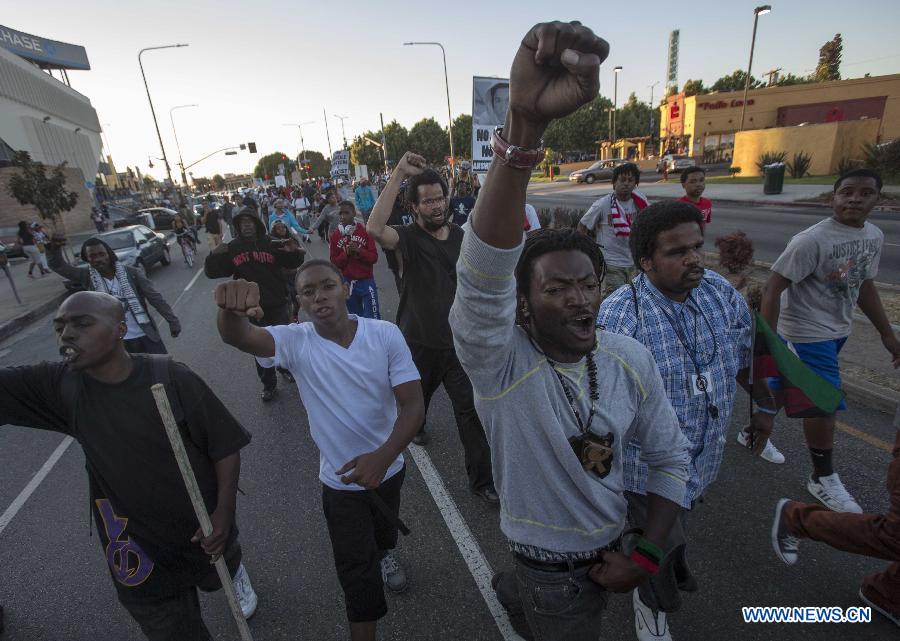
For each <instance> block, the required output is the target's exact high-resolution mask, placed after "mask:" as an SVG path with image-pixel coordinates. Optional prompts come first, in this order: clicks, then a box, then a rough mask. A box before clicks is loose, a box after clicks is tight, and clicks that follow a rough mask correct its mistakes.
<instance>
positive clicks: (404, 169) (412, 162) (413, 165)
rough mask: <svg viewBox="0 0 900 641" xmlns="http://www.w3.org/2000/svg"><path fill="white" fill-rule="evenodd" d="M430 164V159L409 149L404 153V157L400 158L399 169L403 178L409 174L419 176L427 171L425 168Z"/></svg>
mask: <svg viewBox="0 0 900 641" xmlns="http://www.w3.org/2000/svg"><path fill="white" fill-rule="evenodd" d="M427 166H428V161H426V160H425V158H423V157H422V156H420V155H418V154H414V153H413V152H411V151H407V152H406V153H405V154H403V158H401V159H400V162H398V163H397V171H398V172H399V173H400V175H401V176H402V177H403V178H406V177H407V176H417V175H419V174H421V173H422V172H423V171H425V168H426V167H427Z"/></svg>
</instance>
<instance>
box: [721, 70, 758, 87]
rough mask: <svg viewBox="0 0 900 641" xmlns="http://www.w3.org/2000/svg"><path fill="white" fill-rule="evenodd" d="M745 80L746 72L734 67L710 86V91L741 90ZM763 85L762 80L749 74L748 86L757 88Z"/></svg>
mask: <svg viewBox="0 0 900 641" xmlns="http://www.w3.org/2000/svg"><path fill="white" fill-rule="evenodd" d="M746 81H747V72H746V71H741V70H740V69H736V70H735V71H734V73H732V74H731V75H730V76H722V77H721V78H719V79H718V80H716V81H715V82H714V83H713V86H712V87H710V90H711V91H743V90H744V83H745V82H746ZM762 86H764V85H763V83H762V82H760V81H759V80H757V79H756V78H754V77H753V76H750V88H751V89H759V88H760V87H762Z"/></svg>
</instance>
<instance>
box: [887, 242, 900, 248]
mask: <svg viewBox="0 0 900 641" xmlns="http://www.w3.org/2000/svg"><path fill="white" fill-rule="evenodd" d="M885 245H887V246H888V247H900V245H897V244H896V243H885Z"/></svg>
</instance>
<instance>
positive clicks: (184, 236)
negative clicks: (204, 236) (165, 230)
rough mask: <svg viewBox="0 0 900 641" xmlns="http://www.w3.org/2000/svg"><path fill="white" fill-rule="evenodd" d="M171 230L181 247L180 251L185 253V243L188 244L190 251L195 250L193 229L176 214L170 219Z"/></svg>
mask: <svg viewBox="0 0 900 641" xmlns="http://www.w3.org/2000/svg"><path fill="white" fill-rule="evenodd" d="M172 232H173V233H174V234H175V241H176V242H177V243H178V246H179V247H181V251H182V252H184V253H186V248H185V246H184V244H185V243H187V244H188V245H190V248H191V251H194V252H196V251H197V243H196V241H195V240H194V234H193V231H192V230H191V229H190V228H189V227H188V226H187V225H185V224H184V221H183V220H181V218H179V217H178V216H176V217H175V218H173V219H172ZM185 259H186V258H185Z"/></svg>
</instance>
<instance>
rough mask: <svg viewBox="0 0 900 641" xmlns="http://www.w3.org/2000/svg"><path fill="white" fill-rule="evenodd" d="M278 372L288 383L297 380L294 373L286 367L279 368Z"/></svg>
mask: <svg viewBox="0 0 900 641" xmlns="http://www.w3.org/2000/svg"><path fill="white" fill-rule="evenodd" d="M278 373H279V374H281V378H283V379H284V381H285V382H286V383H296V382H297V381H295V380H294V375H293V374H291V373H290V372H289V371H288V370H286V369H282V370H279V371H278Z"/></svg>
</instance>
